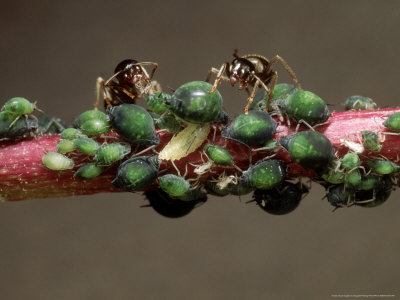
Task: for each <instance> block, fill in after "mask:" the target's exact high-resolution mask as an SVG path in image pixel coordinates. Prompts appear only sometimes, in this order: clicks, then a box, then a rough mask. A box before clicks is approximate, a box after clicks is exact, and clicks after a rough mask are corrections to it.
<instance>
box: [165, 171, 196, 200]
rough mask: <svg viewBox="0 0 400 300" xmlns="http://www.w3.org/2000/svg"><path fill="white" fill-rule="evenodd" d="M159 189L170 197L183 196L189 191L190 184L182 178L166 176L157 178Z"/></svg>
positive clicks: (171, 175)
mask: <svg viewBox="0 0 400 300" xmlns="http://www.w3.org/2000/svg"><path fill="white" fill-rule="evenodd" d="M158 180H159V183H160V187H161V189H162V190H163V191H164V192H166V193H167V194H168V195H170V196H172V197H178V196H182V195H184V194H185V193H186V192H187V191H189V188H190V184H189V182H188V181H187V180H185V178H183V177H182V176H177V175H174V174H166V175H164V176H161V177H160V178H158Z"/></svg>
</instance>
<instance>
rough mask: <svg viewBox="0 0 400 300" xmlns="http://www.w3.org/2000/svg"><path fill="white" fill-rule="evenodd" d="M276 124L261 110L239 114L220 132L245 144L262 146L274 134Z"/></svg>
mask: <svg viewBox="0 0 400 300" xmlns="http://www.w3.org/2000/svg"><path fill="white" fill-rule="evenodd" d="M276 127H277V124H276V122H275V121H274V120H273V119H272V118H271V117H270V115H269V114H268V113H266V112H263V111H257V110H252V111H250V112H249V113H248V114H247V115H246V114H240V115H239V116H237V117H236V118H235V119H234V120H233V121H232V123H231V125H230V126H229V127H227V128H226V129H225V130H223V132H222V136H223V137H225V138H227V139H231V140H234V141H237V142H240V143H243V144H245V145H247V146H264V145H265V144H266V143H267V142H268V141H269V140H270V139H271V138H272V136H273V135H274V134H275V132H276Z"/></svg>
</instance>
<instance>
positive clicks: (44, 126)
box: [38, 115, 68, 135]
mask: <svg viewBox="0 0 400 300" xmlns="http://www.w3.org/2000/svg"><path fill="white" fill-rule="evenodd" d="M38 122H39V132H40V133H41V134H48V135H50V134H59V133H61V132H62V131H63V130H64V129H65V128H67V127H68V126H67V124H65V123H64V122H63V121H62V120H61V119H60V118H57V117H53V116H48V115H41V116H39V117H38Z"/></svg>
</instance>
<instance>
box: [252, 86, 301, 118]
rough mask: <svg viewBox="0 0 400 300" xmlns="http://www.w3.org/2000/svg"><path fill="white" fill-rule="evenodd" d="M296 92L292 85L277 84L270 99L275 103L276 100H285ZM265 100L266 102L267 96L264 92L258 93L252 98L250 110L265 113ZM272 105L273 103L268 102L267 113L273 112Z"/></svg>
mask: <svg viewBox="0 0 400 300" xmlns="http://www.w3.org/2000/svg"><path fill="white" fill-rule="evenodd" d="M296 91H297V88H296V86H294V85H293V84H289V83H278V84H276V85H275V87H274V92H273V94H272V99H273V100H275V101H276V100H278V99H282V100H285V99H286V98H287V97H288V96H289V95H291V94H293V93H294V92H296ZM267 100H268V94H267V93H266V92H265V91H264V90H262V91H260V92H259V93H257V95H256V96H255V97H254V99H253V102H252V104H251V105H250V110H261V111H265V104H266V103H267ZM272 103H273V102H272V101H271V102H269V108H268V111H273V110H275V109H274V108H273V107H272Z"/></svg>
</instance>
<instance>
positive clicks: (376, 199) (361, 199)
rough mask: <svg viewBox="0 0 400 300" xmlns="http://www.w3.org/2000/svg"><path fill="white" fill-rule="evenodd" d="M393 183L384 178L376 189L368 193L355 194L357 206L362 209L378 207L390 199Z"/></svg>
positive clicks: (359, 192)
mask: <svg viewBox="0 0 400 300" xmlns="http://www.w3.org/2000/svg"><path fill="white" fill-rule="evenodd" d="M392 186H393V184H392V181H391V180H390V178H388V177H384V178H382V180H381V183H380V184H379V185H378V186H377V188H376V189H373V190H368V191H358V192H356V194H355V204H357V205H358V206H361V207H368V208H371V207H377V206H379V205H381V204H383V203H384V202H385V201H386V200H387V199H389V197H390V194H391V193H392Z"/></svg>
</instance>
